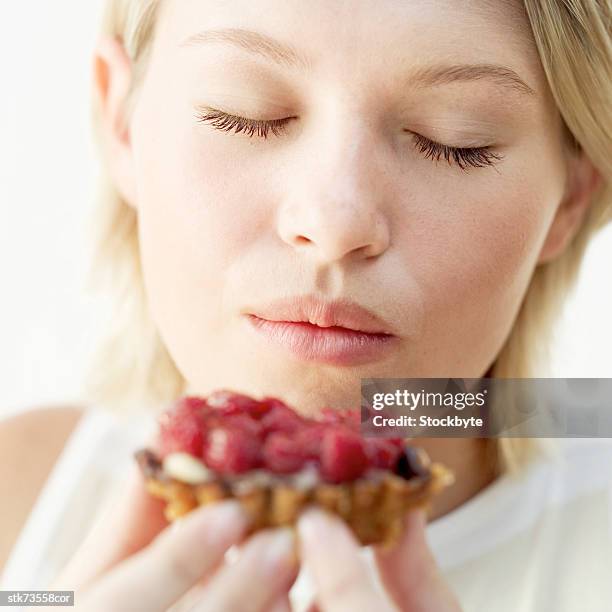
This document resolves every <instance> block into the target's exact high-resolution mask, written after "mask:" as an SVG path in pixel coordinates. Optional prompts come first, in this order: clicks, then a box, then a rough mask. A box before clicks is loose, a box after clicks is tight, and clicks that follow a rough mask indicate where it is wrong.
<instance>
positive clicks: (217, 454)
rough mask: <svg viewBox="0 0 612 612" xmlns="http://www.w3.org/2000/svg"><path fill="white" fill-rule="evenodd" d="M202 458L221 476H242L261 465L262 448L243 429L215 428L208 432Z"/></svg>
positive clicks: (255, 439)
mask: <svg viewBox="0 0 612 612" xmlns="http://www.w3.org/2000/svg"><path fill="white" fill-rule="evenodd" d="M202 458H203V459H204V463H206V465H207V466H208V467H209V468H211V469H213V470H216V471H217V472H219V473H221V474H240V473H242V472H247V471H248V470H252V469H254V468H256V467H259V466H260V465H261V446H260V442H259V440H258V439H257V438H254V437H253V436H251V435H249V434H248V433H247V432H246V431H244V430H242V429H229V428H227V427H215V428H214V429H211V430H210V431H209V432H208V435H207V437H206V443H205V445H204V452H203V455H202Z"/></svg>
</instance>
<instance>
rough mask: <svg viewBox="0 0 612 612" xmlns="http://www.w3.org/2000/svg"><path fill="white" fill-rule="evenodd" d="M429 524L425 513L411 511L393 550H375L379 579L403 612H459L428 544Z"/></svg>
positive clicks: (415, 510) (406, 517)
mask: <svg viewBox="0 0 612 612" xmlns="http://www.w3.org/2000/svg"><path fill="white" fill-rule="evenodd" d="M426 524H427V517H426V514H425V511H424V510H423V509H414V510H411V511H410V512H408V513H407V515H406V516H405V518H404V529H403V531H402V535H401V537H400V540H399V541H398V542H397V544H395V545H394V546H393V547H392V548H390V549H384V548H376V549H375V553H374V554H375V558H376V563H377V565H378V570H379V574H380V578H381V580H382V582H383V584H384V585H385V587H386V589H387V591H388V593H389V594H390V595H391V596H392V597H393V599H394V600H395V603H396V604H397V605H398V606H399V607H400V609H402V610H405V609H408V610H411V611H413V610H414V612H425V611H427V612H430V611H437V610H441V611H442V610H443V611H445V612H446V611H447V610H449V611H450V610H456V611H459V610H460V608H459V604H458V603H457V600H456V598H455V596H454V595H453V593H452V592H451V590H450V588H449V587H448V585H447V584H446V582H445V580H444V578H443V576H442V574H441V572H440V569H439V568H438V565H437V563H436V560H435V558H434V556H433V554H432V552H431V550H430V548H429V545H428V544H427V538H426V533H425V526H426Z"/></svg>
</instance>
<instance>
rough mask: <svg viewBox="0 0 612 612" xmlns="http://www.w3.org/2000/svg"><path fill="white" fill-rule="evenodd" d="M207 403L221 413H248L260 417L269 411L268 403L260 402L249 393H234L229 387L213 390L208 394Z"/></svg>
mask: <svg viewBox="0 0 612 612" xmlns="http://www.w3.org/2000/svg"><path fill="white" fill-rule="evenodd" d="M207 403H208V405H209V406H211V407H212V408H215V409H216V411H217V412H218V413H219V414H244V413H246V414H248V415H250V416H252V417H254V418H260V417H261V416H262V415H263V414H265V413H266V412H267V411H268V404H266V402H260V401H258V400H256V399H253V398H252V397H249V396H248V395H244V394H242V393H234V392H233V391H229V390H228V389H220V390H219V391H213V393H211V394H210V395H209V396H208V399H207Z"/></svg>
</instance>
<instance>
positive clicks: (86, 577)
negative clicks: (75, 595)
mask: <svg viewBox="0 0 612 612" xmlns="http://www.w3.org/2000/svg"><path fill="white" fill-rule="evenodd" d="M164 505H165V502H164V501H163V500H161V499H157V498H154V497H152V496H151V495H150V494H149V493H148V492H147V490H146V489H145V485H144V480H143V478H142V474H141V473H140V470H139V469H138V466H137V465H136V464H135V463H134V464H131V465H130V468H129V470H128V474H127V476H126V478H125V479H124V481H123V482H121V483H119V485H118V486H117V487H116V489H115V490H113V491H112V493H111V495H110V497H109V499H108V500H107V502H106V504H105V505H104V506H103V508H102V510H101V511H100V513H99V514H98V515H97V517H96V520H95V522H94V525H93V527H92V528H91V530H90V531H89V533H88V535H87V536H86V538H85V540H84V542H83V544H82V545H81V546H80V547H79V549H78V550H77V552H76V553H75V555H74V556H73V557H72V558H71V560H70V561H69V563H68V565H67V566H66V567H65V568H64V570H63V571H62V572H61V574H60V575H59V576H58V577H57V578H56V580H55V581H54V588H59V587H60V586H65V587H66V588H68V589H69V590H77V589H79V588H82V587H84V586H85V585H87V584H88V583H90V582H91V581H92V580H93V579H95V578H96V577H98V576H100V575H102V574H103V573H104V572H106V571H107V570H108V569H110V568H111V567H113V566H114V565H116V564H118V563H120V562H121V561H123V560H124V559H126V558H127V557H129V556H131V555H133V554H135V553H136V552H138V551H139V550H141V549H142V548H143V547H144V546H146V545H147V544H149V543H150V542H151V541H152V540H153V539H154V538H155V536H156V535H157V534H158V533H159V532H160V531H162V529H164V528H165V527H167V526H168V521H167V520H166V518H165V517H164Z"/></svg>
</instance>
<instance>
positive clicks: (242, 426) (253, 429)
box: [205, 412, 263, 438]
mask: <svg viewBox="0 0 612 612" xmlns="http://www.w3.org/2000/svg"><path fill="white" fill-rule="evenodd" d="M205 424H206V429H215V428H216V427H223V428H226V429H239V430H240V431H244V432H245V433H247V434H249V435H250V436H253V437H256V438H263V427H262V426H261V423H260V422H259V421H257V420H255V419H253V418H252V417H250V416H249V415H248V414H239V413H235V414H217V413H216V412H215V413H212V414H210V415H209V416H208V417H207V418H206V419H205Z"/></svg>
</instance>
